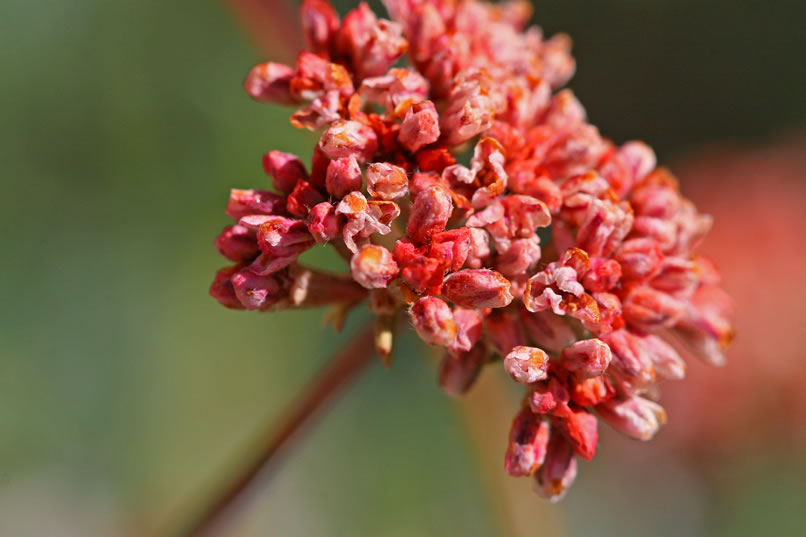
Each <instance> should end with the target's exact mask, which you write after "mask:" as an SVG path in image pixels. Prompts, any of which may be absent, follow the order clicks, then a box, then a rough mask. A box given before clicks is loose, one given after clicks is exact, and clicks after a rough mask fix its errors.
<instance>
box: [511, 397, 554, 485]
mask: <svg viewBox="0 0 806 537" xmlns="http://www.w3.org/2000/svg"><path fill="white" fill-rule="evenodd" d="M548 443H549V425H548V422H546V420H544V419H543V417H542V416H540V415H538V414H535V413H533V412H532V411H531V410H529V408H528V407H526V408H523V409H522V410H521V411H520V413H519V414H518V415H517V416H516V417H515V420H514V421H513V422H512V428H511V429H510V432H509V448H508V449H507V454H506V460H505V463H504V464H505V467H506V471H507V473H508V474H509V475H511V476H513V477H525V476H530V475H532V474H534V473H535V471H536V470H537V469H538V468H539V467H540V465H541V464H543V461H544V460H545V459H546V451H547V448H548Z"/></svg>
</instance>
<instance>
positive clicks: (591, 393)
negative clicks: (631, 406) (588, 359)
mask: <svg viewBox="0 0 806 537" xmlns="http://www.w3.org/2000/svg"><path fill="white" fill-rule="evenodd" d="M570 382H571V386H570V392H571V400H572V401H573V402H574V403H576V404H578V405H579V406H582V407H588V406H596V405H598V404H600V403H603V402H605V401H608V400H610V399H612V398H613V397H614V396H615V395H616V389H615V388H614V387H613V384H612V383H611V382H610V380H609V379H608V378H607V377H592V378H587V379H578V378H573V379H570Z"/></svg>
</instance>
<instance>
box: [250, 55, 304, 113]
mask: <svg viewBox="0 0 806 537" xmlns="http://www.w3.org/2000/svg"><path fill="white" fill-rule="evenodd" d="M293 77H294V70H293V69H291V68H290V67H288V66H286V65H283V64H280V63H272V62H268V63H262V64H260V65H256V66H255V67H253V68H252V70H251V71H249V74H248V75H247V77H246V80H244V82H243V87H244V89H245V90H246V93H248V94H249V96H250V97H252V98H253V99H255V100H256V101H262V102H269V103H277V104H294V103H296V102H297V99H295V98H294V97H293V96H292V95H291V79H292V78H293Z"/></svg>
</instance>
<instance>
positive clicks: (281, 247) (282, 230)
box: [241, 216, 314, 256]
mask: <svg viewBox="0 0 806 537" xmlns="http://www.w3.org/2000/svg"><path fill="white" fill-rule="evenodd" d="M249 222H250V220H249V219H248V218H242V219H241V223H242V224H244V225H248V223H249ZM257 242H258V246H260V249H261V250H262V251H263V252H266V253H267V254H272V255H277V256H286V255H299V254H301V253H302V252H304V251H306V250H307V249H309V248H310V247H311V246H313V245H314V240H313V237H311V234H310V233H308V227H307V226H306V225H305V222H303V221H302V220H293V219H291V218H284V217H282V216H267V217H264V218H262V219H261V220H260V224H259V226H258V232H257Z"/></svg>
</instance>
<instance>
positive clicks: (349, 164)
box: [325, 155, 363, 199]
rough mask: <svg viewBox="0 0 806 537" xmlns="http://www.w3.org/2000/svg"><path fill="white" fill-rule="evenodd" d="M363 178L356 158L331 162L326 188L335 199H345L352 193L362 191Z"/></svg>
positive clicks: (350, 157)
mask: <svg viewBox="0 0 806 537" xmlns="http://www.w3.org/2000/svg"><path fill="white" fill-rule="evenodd" d="M362 182H363V178H362V176H361V168H360V167H359V166H358V161H357V160H356V158H355V156H353V155H351V156H349V157H342V158H340V159H336V160H332V161H330V164H328V167H327V176H326V177H325V188H326V189H327V192H328V194H330V195H331V196H333V197H334V198H339V199H340V198H343V197H344V196H346V195H347V194H349V193H350V192H356V191H359V190H361V184H362Z"/></svg>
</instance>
